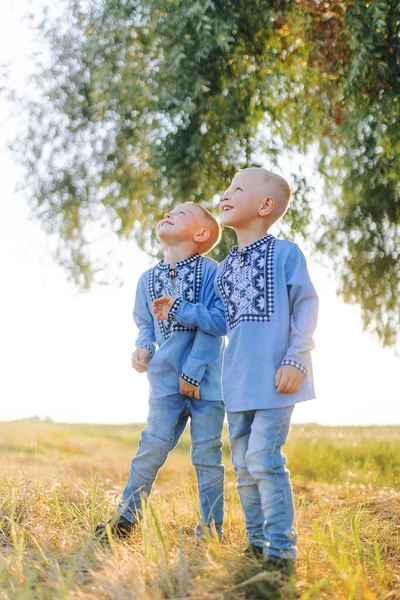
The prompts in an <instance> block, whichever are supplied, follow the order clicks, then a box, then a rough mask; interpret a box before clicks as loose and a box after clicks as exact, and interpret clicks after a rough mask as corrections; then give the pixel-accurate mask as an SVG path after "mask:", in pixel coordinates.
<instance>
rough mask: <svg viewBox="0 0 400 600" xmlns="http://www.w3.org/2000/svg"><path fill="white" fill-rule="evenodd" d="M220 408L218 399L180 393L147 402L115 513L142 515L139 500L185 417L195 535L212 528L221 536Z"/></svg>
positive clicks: (128, 516)
mask: <svg viewBox="0 0 400 600" xmlns="http://www.w3.org/2000/svg"><path fill="white" fill-rule="evenodd" d="M224 416H225V409H224V405H223V403H222V402H211V401H210V402H208V401H206V400H195V399H193V400H192V399H189V398H187V397H186V396H182V395H181V394H174V395H171V396H165V397H163V398H153V399H150V401H149V415H148V419H147V427H146V428H145V429H144V430H143V431H142V433H141V437H140V440H139V450H138V452H137V454H136V456H134V458H133V459H132V464H131V469H130V473H129V479H128V482H127V484H126V486H125V489H124V491H123V494H122V502H121V503H120V504H119V506H118V511H119V512H120V514H122V515H123V516H124V517H125V518H126V519H128V520H129V521H131V523H135V522H136V521H137V520H138V519H141V517H142V510H143V509H142V504H143V501H146V498H147V497H148V496H149V494H150V492H151V488H152V486H153V483H154V481H155V480H156V477H157V473H158V470H159V469H160V467H162V465H163V464H164V463H165V461H166V459H167V456H168V454H169V453H170V451H171V450H172V449H173V448H175V446H176V445H177V444H178V442H179V439H180V437H181V435H182V433H183V431H184V429H185V427H186V424H187V422H188V419H189V418H190V435H191V459H192V464H193V466H194V468H195V470H196V476H197V485H198V493H199V503H200V520H199V522H198V523H197V525H196V537H198V538H201V537H203V536H204V533H205V531H207V530H209V531H212V530H213V527H215V529H216V531H217V534H218V536H219V537H221V536H222V521H223V513H224V466H223V464H222V441H221V435H222V428H223V425H224Z"/></svg>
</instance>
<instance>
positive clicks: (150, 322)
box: [133, 274, 156, 358]
mask: <svg viewBox="0 0 400 600" xmlns="http://www.w3.org/2000/svg"><path fill="white" fill-rule="evenodd" d="M146 281H147V277H146V274H143V275H142V276H141V278H140V279H139V283H138V287H137V290H136V298H135V308H134V309H133V318H134V321H135V323H136V326H137V328H138V329H139V336H138V338H137V340H136V348H147V350H148V351H149V352H150V358H152V357H153V355H154V352H155V349H156V334H155V330H154V319H153V314H152V313H151V312H150V308H149V304H148V301H147V293H146Z"/></svg>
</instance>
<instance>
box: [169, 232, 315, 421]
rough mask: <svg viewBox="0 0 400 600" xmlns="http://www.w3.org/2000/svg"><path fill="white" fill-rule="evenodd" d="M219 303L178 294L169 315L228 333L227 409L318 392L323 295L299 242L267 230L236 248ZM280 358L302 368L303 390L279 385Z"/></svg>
mask: <svg viewBox="0 0 400 600" xmlns="http://www.w3.org/2000/svg"><path fill="white" fill-rule="evenodd" d="M215 292H216V296H217V298H216V303H215V307H214V308H211V309H210V310H209V309H207V308H206V307H204V306H202V305H201V304H199V303H197V304H193V303H188V302H185V301H184V300H182V299H179V298H178V299H177V300H176V301H175V303H174V305H173V306H172V308H171V310H170V312H169V316H170V318H171V319H176V321H177V323H180V324H181V325H183V326H187V327H201V328H202V329H203V331H205V332H207V333H210V334H214V335H218V334H219V335H223V334H225V333H227V336H228V340H229V341H228V345H227V348H226V350H225V355H224V366H223V375H222V387H223V395H224V402H225V406H226V408H227V410H228V411H232V412H237V411H244V410H256V409H263V408H278V407H281V406H290V405H292V404H295V403H297V402H302V401H304V400H310V399H312V398H314V397H315V392H314V383H313V374H312V364H311V354H310V351H311V350H312V348H313V347H314V343H313V339H312V336H313V333H314V330H315V327H316V320H317V312H318V297H317V295H316V292H315V290H314V287H313V285H312V283H311V280H310V277H309V274H308V271H307V265H306V261H305V258H304V256H303V254H302V252H301V250H300V249H299V247H298V246H297V245H296V244H294V243H292V242H289V241H286V240H278V239H276V238H275V237H274V236H272V235H267V236H265V237H263V238H261V239H259V240H257V241H256V242H254V243H253V244H250V245H249V246H246V247H245V248H243V249H242V250H240V251H239V250H238V248H237V247H234V248H232V250H231V251H230V253H229V254H228V256H227V257H226V259H225V260H224V261H223V262H222V263H221V264H220V266H219V268H218V270H217V274H216V278H215ZM280 365H289V366H293V367H296V368H297V369H298V370H299V371H301V373H302V374H303V377H304V381H303V382H302V384H301V386H300V389H299V391H298V392H296V393H294V394H285V393H278V392H277V391H276V387H275V374H276V371H277V369H278V368H279V366H280Z"/></svg>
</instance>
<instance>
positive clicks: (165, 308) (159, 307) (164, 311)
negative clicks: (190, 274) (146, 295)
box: [153, 296, 176, 321]
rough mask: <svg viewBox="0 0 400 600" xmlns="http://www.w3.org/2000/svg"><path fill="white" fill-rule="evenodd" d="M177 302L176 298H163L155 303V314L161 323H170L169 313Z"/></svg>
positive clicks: (157, 299)
mask: <svg viewBox="0 0 400 600" xmlns="http://www.w3.org/2000/svg"><path fill="white" fill-rule="evenodd" d="M175 300H176V297H175V296H161V298H156V299H155V300H154V301H153V313H154V314H155V316H156V318H157V319H158V320H159V321H168V313H169V311H170V309H171V308H172V305H173V303H174V302H175Z"/></svg>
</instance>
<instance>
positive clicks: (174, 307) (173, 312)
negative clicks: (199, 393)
mask: <svg viewBox="0 0 400 600" xmlns="http://www.w3.org/2000/svg"><path fill="white" fill-rule="evenodd" d="M181 304H182V300H181V299H180V298H176V300H175V302H174V303H173V305H172V306H171V308H170V309H169V313H168V319H169V320H172V321H176V315H177V313H178V310H179V307H180V305H181ZM193 385H194V384H193Z"/></svg>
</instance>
